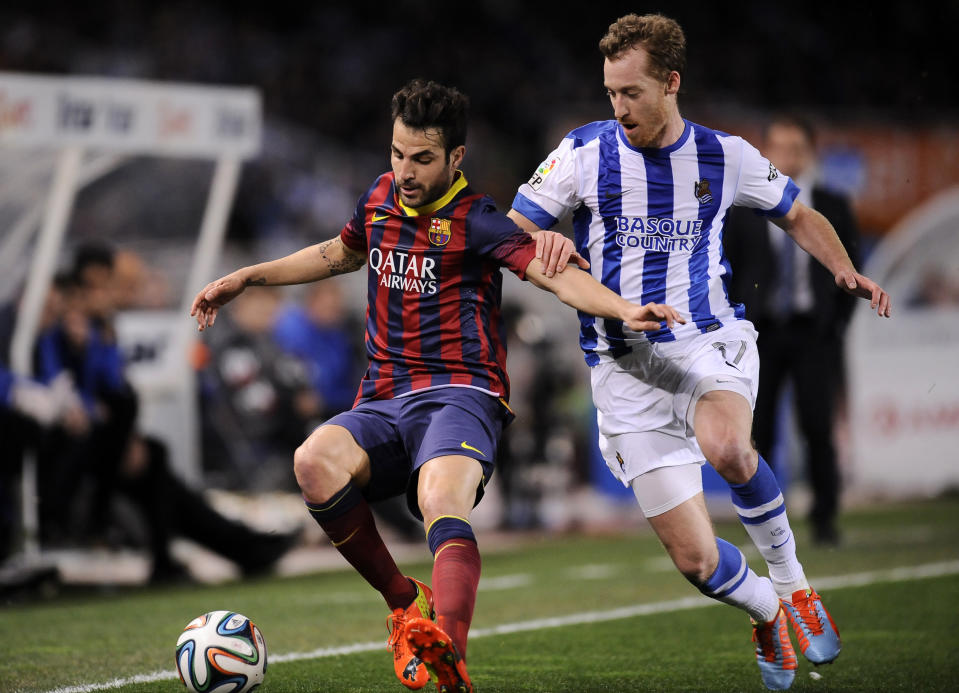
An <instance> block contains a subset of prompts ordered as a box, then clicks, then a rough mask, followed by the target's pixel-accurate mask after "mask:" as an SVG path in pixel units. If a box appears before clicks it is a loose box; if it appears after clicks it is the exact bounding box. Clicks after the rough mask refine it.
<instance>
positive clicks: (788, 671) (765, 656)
mask: <svg viewBox="0 0 959 693" xmlns="http://www.w3.org/2000/svg"><path fill="white" fill-rule="evenodd" d="M752 624H753V642H754V643H756V661H757V662H758V663H759V673H760V674H762V677H763V683H764V684H765V685H766V688H768V689H769V690H771V691H784V690H786V689H788V688H789V687H790V686H791V685H792V683H793V679H794V678H796V669H797V668H798V667H799V663H798V662H797V661H796V651H795V650H794V649H793V644H792V641H790V639H789V629H788V628H787V627H786V614H785V613H784V612H783V609H782V607H780V608H779V613H777V614H776V618H774V619H773V620H772V621H770V622H769V623H763V624H760V623H756V622H755V621H753V622H752Z"/></svg>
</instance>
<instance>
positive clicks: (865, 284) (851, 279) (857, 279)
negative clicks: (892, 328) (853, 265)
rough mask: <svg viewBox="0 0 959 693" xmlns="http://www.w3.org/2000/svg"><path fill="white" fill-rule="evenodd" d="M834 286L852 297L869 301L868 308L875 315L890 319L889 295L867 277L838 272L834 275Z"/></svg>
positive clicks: (854, 273) (853, 273)
mask: <svg viewBox="0 0 959 693" xmlns="http://www.w3.org/2000/svg"><path fill="white" fill-rule="evenodd" d="M836 286H838V287H839V288H840V289H842V290H843V291H845V292H846V293H849V294H852V295H853V296H857V297H859V298H867V299H869V307H870V308H872V309H873V310H875V311H876V314H877V315H879V316H880V317H883V318H888V317H890V315H891V312H890V305H889V294H887V293H886V292H885V291H883V290H882V287H881V286H879V285H878V284H877V283H876V282H874V281H873V280H872V279H870V278H869V277H865V276H863V275H861V274H859V273H858V272H855V271H848V272H846V271H844V272H839V273H838V274H837V275H836Z"/></svg>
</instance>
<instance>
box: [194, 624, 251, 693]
mask: <svg viewBox="0 0 959 693" xmlns="http://www.w3.org/2000/svg"><path fill="white" fill-rule="evenodd" d="M176 668H177V671H178V672H179V674H180V680H181V681H183V684H184V685H185V686H186V687H187V690H189V691H191V693H248V692H249V691H252V690H253V689H254V688H256V687H257V686H259V685H260V684H261V683H263V677H264V676H265V675H266V641H265V640H264V639H263V634H262V633H261V632H260V629H259V628H257V627H256V625H255V624H254V623H253V621H251V620H250V619H248V618H247V617H246V616H244V615H243V614H238V613H236V612H235V611H211V612H209V613H206V614H203V615H202V616H198V617H197V618H195V619H193V620H192V621H190V622H189V623H188V624H187V625H186V628H184V629H183V632H182V633H181V634H180V637H179V638H178V639H177V641H176Z"/></svg>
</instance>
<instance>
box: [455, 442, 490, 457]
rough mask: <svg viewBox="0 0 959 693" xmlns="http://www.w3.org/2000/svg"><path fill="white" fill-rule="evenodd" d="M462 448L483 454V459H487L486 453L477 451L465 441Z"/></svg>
mask: <svg viewBox="0 0 959 693" xmlns="http://www.w3.org/2000/svg"><path fill="white" fill-rule="evenodd" d="M460 447H461V448H463V449H464V450H472V451H473V452H478V453H479V454H481V455H482V456H483V457H486V453H485V452H483V451H482V450H477V449H476V448H474V447H473V446H472V445H470V444H469V443H467V442H466V441H465V440H464V441H463V442H462V443H460Z"/></svg>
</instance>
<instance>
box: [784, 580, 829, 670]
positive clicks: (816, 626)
mask: <svg viewBox="0 0 959 693" xmlns="http://www.w3.org/2000/svg"><path fill="white" fill-rule="evenodd" d="M782 606H783V609H785V610H786V615H787V616H788V617H789V622H790V623H791V624H792V627H793V630H794V631H795V632H796V638H797V639H798V640H799V650H800V651H801V652H802V653H803V655H804V656H805V657H806V659H808V660H809V661H810V662H812V663H813V664H816V665H817V666H818V665H819V664H829V662H831V661H833V660H834V659H836V657H838V656H839V650H840V649H842V644H841V643H840V641H839V629H838V628H836V624H835V623H833V620H832V617H831V616H830V615H829V612H828V611H826V607H824V606H823V605H822V598H821V597H820V596H819V595H818V594H816V590H814V589H812V588H810V589H808V590H797V591H795V592H793V595H792V598H791V599H790V601H788V602H787V601H786V600H785V599H783V600H782Z"/></svg>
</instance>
